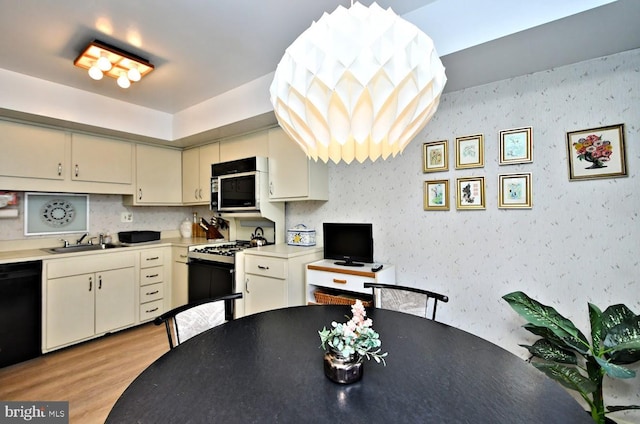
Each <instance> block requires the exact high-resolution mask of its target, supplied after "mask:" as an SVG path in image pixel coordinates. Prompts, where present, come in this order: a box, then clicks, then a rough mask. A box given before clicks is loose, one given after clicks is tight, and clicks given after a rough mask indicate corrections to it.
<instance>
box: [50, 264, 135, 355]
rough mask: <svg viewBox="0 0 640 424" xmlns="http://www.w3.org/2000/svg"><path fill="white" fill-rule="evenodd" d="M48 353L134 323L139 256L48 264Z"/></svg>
mask: <svg viewBox="0 0 640 424" xmlns="http://www.w3.org/2000/svg"><path fill="white" fill-rule="evenodd" d="M45 269H46V274H45V275H46V280H45V287H44V293H45V313H44V317H45V320H44V327H45V328H44V331H43V351H45V352H46V351H50V350H53V349H57V348H60V347H64V346H67V345H70V344H73V343H76V342H79V341H83V340H87V339H90V338H93V337H95V336H99V335H102V334H105V333H107V332H110V331H113V330H118V329H121V328H125V327H128V326H131V325H133V324H134V323H135V287H136V285H135V282H136V278H135V256H134V255H131V254H104V255H94V256H87V257H80V258H70V259H60V260H52V261H47V262H45Z"/></svg>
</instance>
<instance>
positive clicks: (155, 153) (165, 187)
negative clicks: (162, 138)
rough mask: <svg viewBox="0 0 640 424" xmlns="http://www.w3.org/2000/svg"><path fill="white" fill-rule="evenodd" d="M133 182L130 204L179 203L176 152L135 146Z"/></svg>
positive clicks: (179, 172)
mask: <svg viewBox="0 0 640 424" xmlns="http://www.w3.org/2000/svg"><path fill="white" fill-rule="evenodd" d="M136 182H137V183H136V193H135V195H134V196H135V201H134V204H160V205H167V204H180V203H182V154H181V152H180V150H174V149H167V148H163V147H154V146H147V145H143V144H138V145H136Z"/></svg>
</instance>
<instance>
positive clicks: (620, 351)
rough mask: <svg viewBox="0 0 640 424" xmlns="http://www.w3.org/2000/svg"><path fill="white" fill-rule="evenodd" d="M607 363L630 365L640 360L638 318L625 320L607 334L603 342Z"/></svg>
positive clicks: (639, 326)
mask: <svg viewBox="0 0 640 424" xmlns="http://www.w3.org/2000/svg"><path fill="white" fill-rule="evenodd" d="M603 344H604V346H605V347H606V348H607V349H608V350H609V351H610V353H609V358H608V359H609V361H610V362H613V363H615V364H631V363H634V362H636V361H639V360H640V316H634V317H631V318H627V319H625V320H624V321H622V322H620V323H619V324H617V325H615V326H614V327H612V328H611V329H609V331H608V332H607V335H606V337H605V338H604V341H603Z"/></svg>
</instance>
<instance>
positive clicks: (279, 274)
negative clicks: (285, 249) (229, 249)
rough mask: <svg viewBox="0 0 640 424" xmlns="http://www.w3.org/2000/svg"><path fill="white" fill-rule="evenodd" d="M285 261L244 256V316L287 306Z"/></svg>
mask: <svg viewBox="0 0 640 424" xmlns="http://www.w3.org/2000/svg"><path fill="white" fill-rule="evenodd" d="M287 271H288V267H287V261H286V259H280V258H266V257H261V256H252V255H246V254H245V284H244V289H245V290H244V291H245V299H244V313H245V315H251V314H256V313H258V312H263V311H268V310H271V309H278V308H284V307H286V306H287V305H288V303H289V302H288V301H289V299H288V293H287V288H288V287H287V286H288V281H287Z"/></svg>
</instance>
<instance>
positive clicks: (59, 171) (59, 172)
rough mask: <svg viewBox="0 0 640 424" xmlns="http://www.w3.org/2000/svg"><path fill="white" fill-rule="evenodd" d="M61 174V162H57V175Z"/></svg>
mask: <svg viewBox="0 0 640 424" xmlns="http://www.w3.org/2000/svg"><path fill="white" fill-rule="evenodd" d="M60 176H62V163H60V162H58V177H60Z"/></svg>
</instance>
